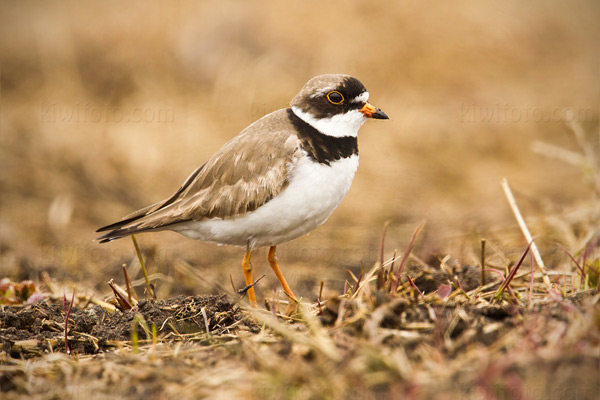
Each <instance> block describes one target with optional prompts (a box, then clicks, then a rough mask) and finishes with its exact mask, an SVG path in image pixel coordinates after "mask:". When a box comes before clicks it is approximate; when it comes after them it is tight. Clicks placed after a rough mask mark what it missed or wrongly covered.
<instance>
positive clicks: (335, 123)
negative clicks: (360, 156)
mask: <svg viewBox="0 0 600 400" xmlns="http://www.w3.org/2000/svg"><path fill="white" fill-rule="evenodd" d="M292 111H293V112H294V114H296V116H297V117H298V118H300V119H301V120H303V121H304V122H306V123H307V124H309V125H310V126H312V127H313V128H315V129H316V130H318V131H319V132H321V133H322V134H324V135H327V136H333V137H344V136H353V137H356V136H357V135H358V130H359V129H360V127H361V126H362V124H364V123H365V121H366V120H367V118H366V117H365V116H364V115H363V113H361V112H360V111H359V110H350V111H348V112H347V113H345V114H338V115H334V116H333V117H329V118H316V117H315V116H314V115H312V114H311V113H309V112H304V111H302V110H300V109H299V108H298V107H292Z"/></svg>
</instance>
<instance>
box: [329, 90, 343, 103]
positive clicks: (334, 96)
mask: <svg viewBox="0 0 600 400" xmlns="http://www.w3.org/2000/svg"><path fill="white" fill-rule="evenodd" d="M327 100H329V102H330V103H331V104H342V103H343V102H344V95H343V94H341V93H340V92H338V91H337V90H332V91H331V92H329V93H327Z"/></svg>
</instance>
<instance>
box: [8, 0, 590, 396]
mask: <svg viewBox="0 0 600 400" xmlns="http://www.w3.org/2000/svg"><path fill="white" fill-rule="evenodd" d="M263 3H264V4H263V5H258V4H255V3H250V2H246V3H243V2H237V3H235V6H232V3H231V2H227V1H224V2H204V3H202V2H190V3H185V2H184V3H177V4H173V5H171V6H170V7H164V5H163V4H158V3H156V4H154V3H152V2H150V3H145V4H131V5H126V4H120V5H119V10H118V12H115V8H114V7H106V4H105V3H98V4H94V3H89V2H88V3H85V4H83V3H81V4H79V3H78V4H75V3H69V2H66V3H63V4H62V5H60V6H59V5H56V4H54V3H49V2H48V3H44V4H42V3H39V4H38V3H36V4H33V3H29V2H4V3H2V4H0V8H1V9H2V10H1V11H2V12H0V20H1V23H0V33H1V34H0V51H1V53H2V66H1V71H0V84H1V86H2V87H1V98H0V101H1V107H0V114H1V124H0V128H1V132H0V188H1V190H0V278H5V277H6V279H2V280H1V281H0V303H1V305H0V399H22V398H35V399H48V400H50V399H110V400H115V399H121V398H123V399H139V398H142V399H148V400H150V399H178V400H179V399H183V400H185V399H198V398H218V399H230V398H235V399H246V398H248V399H270V398H273V399H299V400H300V399H374V400H375V399H396V398H405V399H421V398H423V399H439V400H452V399H478V400H479V399H490V400H492V399H524V400H525V399H531V400H537V399H540V400H541V399H544V400H546V399H561V400H562V399H577V400H581V399H584V400H585V399H595V398H596V397H597V393H599V392H600V386H599V385H600V383H599V382H600V379H598V377H599V376H600V333H599V332H600V298H599V294H598V285H599V277H598V276H599V272H600V246H599V230H598V227H599V226H600V207H599V205H598V204H599V203H598V196H599V194H600V192H599V187H600V186H599V183H600V156H599V153H598V149H599V147H600V143H599V142H598V140H599V137H598V134H597V133H598V122H599V121H598V109H597V105H598V90H597V84H595V83H596V82H597V79H598V70H597V66H598V64H599V63H598V57H599V54H600V53H598V51H597V43H598V42H599V37H600V25H599V24H598V23H597V21H598V17H597V16H598V4H597V2H593V1H589V0H575V1H572V2H569V3H558V2H554V3H552V4H551V5H548V2H546V1H541V0H533V1H530V2H527V4H525V3H523V4H521V3H516V2H514V3H499V2H481V3H480V4H478V5H477V6H475V5H473V3H472V2H466V1H463V2H461V1H456V2H452V3H447V4H446V3H444V4H442V3H440V4H438V5H437V6H436V7H431V6H430V5H427V4H424V3H422V2H402V3H399V2H393V1H382V2H378V3H377V4H374V3H373V2H367V1H354V2H349V4H348V5H347V7H343V8H340V7H339V5H337V4H334V3H326V2H321V3H319V8H318V12H315V8H314V7H313V5H310V4H306V3H303V2H289V3H286V4H285V5H281V2H278V1H265V2H263ZM340 21H341V22H342V23H340ZM326 72H343V73H349V74H351V75H354V76H357V77H359V78H360V79H361V80H363V81H364V83H365V84H366V85H367V86H368V87H369V90H370V92H371V96H372V99H373V101H374V102H375V101H376V103H377V104H378V105H379V106H381V107H382V108H383V109H384V110H385V111H386V112H387V113H388V114H389V115H390V117H391V120H390V121H389V124H387V125H386V127H385V128H384V129H382V128H380V126H377V125H370V126H365V127H364V128H362V130H361V136H360V149H361V166H360V169H359V172H358V174H357V177H356V178H355V180H354V182H353V187H352V189H351V191H350V193H349V194H348V196H347V198H346V199H345V201H344V202H343V203H342V205H341V206H340V208H339V209H338V210H337V211H336V212H335V213H334V215H333V216H332V218H331V219H330V220H329V221H328V223H327V224H325V225H324V226H323V227H321V228H319V229H318V230H316V231H315V232H313V233H312V234H311V235H310V236H308V237H304V238H302V239H299V240H297V241H295V242H293V243H290V244H287V245H285V246H282V249H281V253H280V255H281V258H282V266H283V268H285V270H286V276H287V277H288V279H289V280H290V284H291V286H293V287H294V290H295V291H296V288H297V289H298V291H297V292H296V293H297V294H299V295H300V296H303V298H302V299H301V305H300V312H299V314H298V315H296V316H294V317H293V318H292V319H289V318H285V317H283V316H281V315H279V313H278V311H279V310H283V309H285V305H286V304H285V303H286V301H287V300H286V299H285V297H284V296H283V295H281V293H280V291H279V290H278V289H277V288H278V287H277V286H276V285H274V283H275V282H276V281H275V280H274V279H273V277H272V276H271V274H270V272H269V273H267V271H268V266H266V265H264V266H261V265H260V264H258V262H257V265H256V266H255V267H256V268H257V273H259V274H260V273H261V272H264V273H265V275H266V276H265V279H263V280H261V281H260V282H258V283H257V288H258V292H259V295H260V296H261V299H262V300H263V302H262V303H261V307H259V309H258V310H257V309H252V308H248V307H247V306H246V300H245V298H244V297H243V295H240V294H239V293H238V292H237V289H239V288H240V287H241V282H242V280H241V274H240V271H239V253H238V252H237V249H227V248H219V247H215V246H213V245H204V244H201V243H197V242H195V241H191V240H185V239H182V238H181V237H179V236H176V235H174V234H173V235H171V234H169V233H161V234H157V235H148V236H144V237H143V238H139V240H140V246H139V247H140V248H141V251H140V254H143V256H144V258H145V261H146V264H147V266H148V274H143V273H142V269H143V267H142V265H141V264H140V262H139V261H138V256H137V255H136V254H135V251H134V250H133V246H131V244H130V243H129V242H128V241H126V240H123V241H118V242H115V243H111V245H110V246H99V245H98V244H97V243H95V242H94V241H93V239H94V238H95V236H94V231H95V229H97V228H98V227H99V226H101V225H103V224H105V223H107V222H109V221H112V220H113V219H114V218H115V217H116V216H120V215H125V214H127V213H128V212H130V211H132V210H134V209H138V208H140V207H142V206H144V205H146V204H151V203H152V202H154V201H157V200H158V199H160V198H164V196H166V195H168V194H169V193H171V192H172V191H173V190H174V189H176V186H177V185H178V184H179V183H181V180H182V178H183V177H185V176H187V175H188V174H189V173H190V172H191V171H192V170H193V169H194V168H196V167H197V166H198V165H199V163H201V162H202V161H204V160H206V158H207V157H208V156H210V155H211V154H213V153H214V151H215V150H217V149H218V148H219V147H220V146H221V145H222V144H223V143H224V142H225V141H226V140H228V139H229V138H231V137H232V136H234V135H235V134H236V133H238V132H239V130H240V129H242V128H243V127H245V126H246V125H247V124H248V123H249V122H251V121H254V120H256V119H257V118H258V117H260V116H262V115H264V114H266V113H267V112H270V111H273V110H275V109H278V108H281V107H283V106H285V105H286V104H287V103H288V102H289V100H290V96H291V95H293V94H294V93H296V92H297V90H298V89H299V87H298V85H299V84H301V83H303V82H305V81H306V80H307V79H308V78H309V77H311V76H314V75H316V74H319V73H326ZM140 111H141V112H142V114H140V113H139V112H140ZM503 177H506V178H507V181H506V182H507V183H506V184H505V185H503V187H504V189H505V193H506V194H508V193H510V194H511V195H510V196H509V199H510V197H512V198H513V199H512V200H511V201H507V198H506V197H505V196H504V195H503V194H502V190H501V186H500V182H501V181H502V179H503ZM508 183H510V185H509V184H508ZM509 203H510V204H511V205H510V206H509V205H508V204H509ZM518 215H520V216H521V218H519V217H518ZM515 217H516V218H515ZM421 218H427V219H428V222H427V226H425V227H421V228H417V229H415V228H416V227H417V226H418V220H419V219H421ZM388 220H389V221H391V222H390V223H389V225H387V234H385V235H382V234H381V227H382V226H384V224H385V221H388ZM413 232H414V233H413ZM525 232H528V234H526V233H525ZM411 233H413V234H412V236H411ZM170 235H171V236H170ZM382 236H383V238H382ZM482 239H483V240H482ZM527 249H529V250H527ZM535 249H537V252H536V250H535ZM260 258H261V257H256V259H257V260H258V259H260ZM263 258H264V257H263ZM122 265H125V268H124V270H125V271H126V272H127V275H121V266H122ZM261 267H264V268H262V271H261ZM144 275H146V276H144ZM230 276H231V277H232V278H233V279H232V281H233V282H232V283H233V286H235V287H234V290H231V289H230V286H231V285H230ZM110 280H112V282H111V284H112V285H113V287H114V288H115V289H114V291H113V290H111V289H110V288H109V286H108V285H107V282H108V281H110ZM128 282H129V283H128ZM144 288H146V289H144ZM135 291H137V292H138V295H137V298H136V294H135ZM111 296H112V297H111ZM114 296H116V297H114ZM117 298H118V299H117Z"/></svg>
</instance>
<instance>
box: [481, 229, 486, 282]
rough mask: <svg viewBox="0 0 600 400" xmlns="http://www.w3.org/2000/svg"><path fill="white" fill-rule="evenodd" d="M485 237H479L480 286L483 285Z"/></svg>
mask: <svg viewBox="0 0 600 400" xmlns="http://www.w3.org/2000/svg"><path fill="white" fill-rule="evenodd" d="M485 243H486V240H485V239H481V286H484V285H485Z"/></svg>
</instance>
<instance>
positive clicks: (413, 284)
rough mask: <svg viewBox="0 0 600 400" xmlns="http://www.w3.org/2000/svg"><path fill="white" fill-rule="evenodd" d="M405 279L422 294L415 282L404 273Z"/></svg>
mask: <svg viewBox="0 0 600 400" xmlns="http://www.w3.org/2000/svg"><path fill="white" fill-rule="evenodd" d="M406 279H408V282H409V283H410V286H412V287H413V288H415V290H416V291H417V292H418V293H419V294H420V295H421V296H423V292H421V291H420V290H419V288H418V287H417V285H415V283H414V282H413V280H412V279H411V278H410V275H406Z"/></svg>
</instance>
